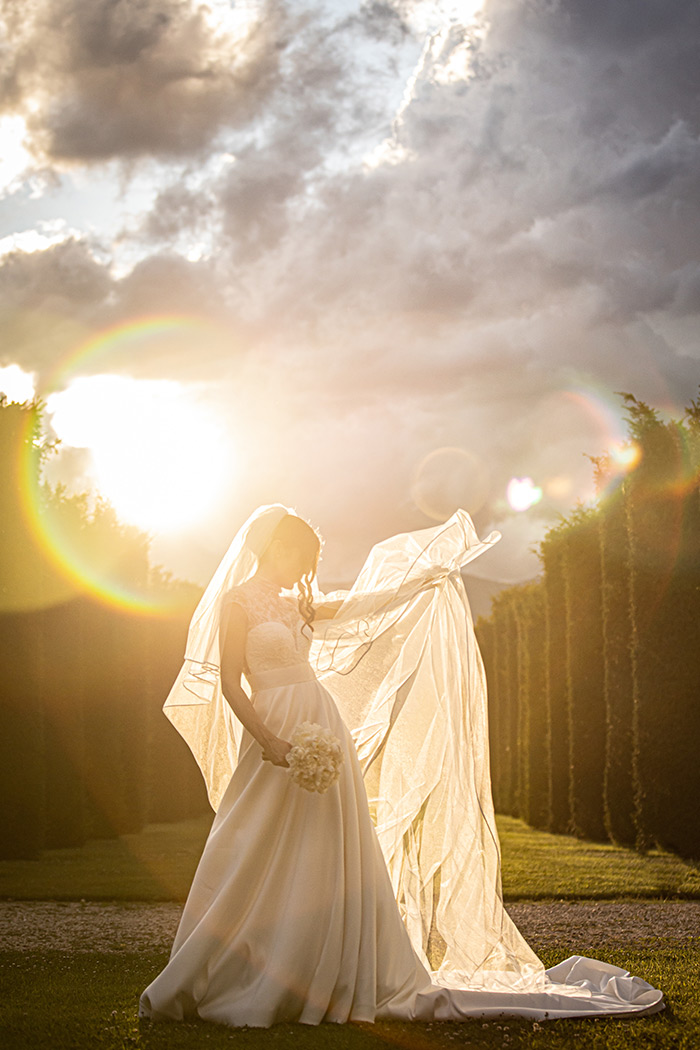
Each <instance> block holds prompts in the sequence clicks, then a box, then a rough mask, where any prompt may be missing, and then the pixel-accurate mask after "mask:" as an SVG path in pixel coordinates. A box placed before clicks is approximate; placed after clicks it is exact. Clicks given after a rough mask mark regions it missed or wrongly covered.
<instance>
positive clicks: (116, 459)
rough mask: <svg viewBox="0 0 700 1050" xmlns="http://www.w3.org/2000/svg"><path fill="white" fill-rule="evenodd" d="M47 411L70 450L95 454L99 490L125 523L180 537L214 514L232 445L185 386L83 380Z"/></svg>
mask: <svg viewBox="0 0 700 1050" xmlns="http://www.w3.org/2000/svg"><path fill="white" fill-rule="evenodd" d="M47 410H48V412H49V414H50V415H51V417H52V425H53V428H54V430H55V432H56V434H57V436H58V437H59V438H60V440H61V442H62V443H63V444H64V445H67V446H71V447H73V448H85V449H88V450H89V452H90V454H91V459H92V466H93V473H94V477H95V482H96V486H97V488H98V489H99V491H100V493H101V494H102V495H103V496H104V497H105V498H106V499H108V500H109V502H110V503H111V504H112V506H113V507H114V509H115V511H116V512H117V514H118V515H119V517H120V518H121V519H122V520H123V521H126V522H129V523H131V524H133V525H137V526H138V527H139V528H142V529H144V530H146V531H148V532H158V533H166V532H177V531H179V530H182V529H184V528H186V527H188V526H190V525H192V524H194V523H195V522H197V521H199V520H201V519H203V518H205V517H206V516H207V514H209V513H210V512H211V511H212V510H213V508H214V506H215V504H216V502H217V500H218V498H219V497H220V495H221V493H222V490H223V485H224V478H225V476H227V475H228V474H229V473H230V464H229V462H228V459H229V455H228V446H227V444H226V442H225V440H224V436H223V433H222V428H221V427H220V426H219V425H218V424H217V423H216V421H215V420H213V419H212V417H211V413H207V412H206V411H205V409H204V407H203V406H202V404H201V403H200V402H199V401H198V400H197V398H196V396H195V395H194V394H193V392H192V391H189V390H187V389H186V388H185V387H184V386H182V385H181V384H180V383H175V382H170V381H165V380H159V381H156V380H135V379H130V378H127V377H124V376H114V375H102V376H92V377H85V378H81V379H75V380H74V381H73V382H71V384H70V385H69V387H68V388H67V389H66V390H64V391H61V392H60V393H55V394H52V395H51V396H50V397H49V399H48V402H47Z"/></svg>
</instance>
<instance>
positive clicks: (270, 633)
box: [228, 577, 311, 674]
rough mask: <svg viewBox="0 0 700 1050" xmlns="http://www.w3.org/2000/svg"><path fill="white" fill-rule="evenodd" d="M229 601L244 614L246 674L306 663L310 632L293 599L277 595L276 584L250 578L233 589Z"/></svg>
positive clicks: (257, 578) (309, 646)
mask: <svg viewBox="0 0 700 1050" xmlns="http://www.w3.org/2000/svg"><path fill="white" fill-rule="evenodd" d="M228 601H229V602H231V603H235V604H236V605H240V607H241V608H242V609H243V611H244V612H245V614H246V619H247V623H248V633H247V635H246V646H245V658H246V659H245V662H246V667H245V670H246V671H247V672H251V673H253V674H255V673H257V672H258V671H270V670H272V669H273V668H277V667H293V666H294V665H295V664H300V663H304V662H306V661H307V660H308V658H309V649H310V648H311V630H310V628H308V627H307V626H306V625H305V623H304V619H303V617H302V615H301V613H300V612H299V609H298V606H297V602H296V600H295V599H294V598H292V597H290V596H288V595H283V594H280V593H279V591H278V589H277V587H276V586H275V584H273V583H269V582H268V581H267V580H264V579H261V578H259V577H253V578H252V579H250V580H247V581H246V582H245V583H242V584H241V585H240V586H239V587H234V588H233V590H232V591H231V592H230V594H229V596H228Z"/></svg>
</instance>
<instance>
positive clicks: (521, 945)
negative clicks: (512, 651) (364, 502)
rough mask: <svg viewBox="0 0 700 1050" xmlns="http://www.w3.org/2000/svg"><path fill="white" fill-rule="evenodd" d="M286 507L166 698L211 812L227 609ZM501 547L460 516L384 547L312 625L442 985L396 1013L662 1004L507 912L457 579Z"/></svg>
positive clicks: (474, 656) (420, 947) (470, 634)
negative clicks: (556, 955)
mask: <svg viewBox="0 0 700 1050" xmlns="http://www.w3.org/2000/svg"><path fill="white" fill-rule="evenodd" d="M287 513H294V512H293V511H290V510H289V509H288V508H286V507H284V506H282V505H281V504H273V505H270V506H266V507H261V508H259V509H258V510H257V511H256V512H255V513H254V514H253V515H251V517H250V518H249V519H248V521H247V522H246V523H245V525H244V526H243V527H242V528H241V530H240V531H239V533H238V534H237V536H236V538H235V539H234V541H233V543H232V544H231V547H230V548H229V551H228V552H227V554H226V556H225V557H224V559H223V561H222V563H221V565H220V566H219V569H218V570H217V572H216V573H215V575H214V577H213V579H212V581H211V583H210V584H209V586H208V587H207V590H206V591H205V593H204V595H203V597H202V600H201V601H200V603H199V606H198V607H197V610H196V612H195V614H194V617H193V620H192V624H191V626H190V631H189V635H188V640H187V648H186V655H185V662H184V665H183V668H182V670H181V672H180V674H179V676H178V678H177V680H176V682H175V685H174V686H173V689H172V690H171V692H170V695H169V696H168V699H167V700H166V703H165V713H166V714H167V716H168V717H169V718H170V720H171V721H172V723H173V724H174V725H175V727H176V728H177V729H178V731H179V732H180V733H181V734H182V736H183V737H184V738H185V740H186V741H187V743H188V744H189V746H190V748H191V750H192V752H193V754H194V756H195V758H196V760H197V762H198V764H199V766H200V768H201V770H202V773H203V775H204V779H205V781H206V784H207V789H208V792H209V798H210V801H211V804H212V806H213V808H214V809H215V810H217V809H218V808H219V804H220V802H221V800H222V798H223V796H224V793H225V792H226V788H227V785H228V784H229V782H230V781H231V780H232V774H233V771H234V770H235V768H236V764H237V761H238V757H239V747H240V746H241V728H240V726H239V724H238V722H237V720H236V719H235V718H234V716H233V714H232V712H231V710H230V708H229V706H228V704H227V703H226V701H225V699H224V697H223V694H222V692H221V681H220V652H219V650H220V633H221V632H223V630H224V629H225V621H226V607H227V600H228V597H229V592H230V591H231V590H232V588H234V587H237V586H239V585H240V584H242V583H244V582H245V581H246V580H248V579H249V578H250V577H251V576H252V575H253V574H254V572H255V569H256V568H257V564H258V559H259V557H260V556H261V554H262V553H263V551H264V549H265V547H266V546H267V544H268V543H269V540H270V537H271V535H272V533H273V531H274V528H275V527H276V525H277V524H278V522H279V521H280V520H281V518H282V517H283V516H284V515H285V514H287ZM499 539H500V535H499V534H498V533H497V532H493V533H491V534H490V535H489V536H488V537H487V538H486V539H485V540H480V539H479V537H478V535H477V533H476V530H475V528H474V525H473V523H472V521H471V518H470V517H469V515H468V514H467V512H466V511H464V510H459V511H457V512H456V513H455V514H454V515H453V516H452V517H451V518H450V519H449V520H448V521H447V522H445V523H444V524H442V525H439V526H435V527H433V528H429V529H423V530H420V531H416V532H409V533H404V534H402V535H398V536H393V537H391V538H389V539H387V540H385V541H384V542H383V543H380V544H377V545H376V546H375V547H373V548H372V550H371V552H370V554H369V556H368V558H367V560H366V562H365V564H364V566H363V568H362V570H361V571H360V574H359V575H358V577H357V579H356V581H355V583H354V584H353V586H352V588H351V589H350V590H349V591H347V592H334V593H333V594H332V595H326V596H325V598H326V600H331V599H333V600H336V601H337V600H341V601H342V604H341V606H340V609H339V611H338V613H337V614H336V616H335V617H334V618H333V619H332V620H321V621H316V623H315V624H314V641H313V643H312V646H311V651H310V654H309V660H310V663H311V665H312V668H313V671H314V672H315V677H316V679H317V680H318V681H319V682H320V684H321V686H323V687H324V688H325V690H327V692H328V694H330V697H332V702H333V703H334V705H335V707H337V709H338V711H339V713H340V716H341V717H342V723H344V724H345V726H347V727H348V729H349V730H350V732H351V734H352V740H353V742H354V745H355V749H356V751H357V756H358V758H359V762H360V765H361V770H362V776H363V778H364V784H365V787H366V790H367V795H368V798H369V802H370V811H371V813H372V819H373V821H374V824H375V827H376V834H377V838H378V841H379V844H380V846H381V854H383V857H384V861H385V863H386V868H387V870H388V872H389V876H390V879H391V885H392V888H393V894H394V898H395V900H396V902H397V904H398V908H399V911H400V913H401V917H402V919H403V923H404V925H405V928H406V930H407V931H408V936H409V938H410V943H411V946H412V949H413V952H414V953H415V956H416V957H417V959H416V964H417V965H418V966H419V963H422V964H423V966H424V967H425V968H426V970H428V971H429V973H430V974H431V978H432V981H433V986H432V991H431V992H429V993H428V998H427V999H426V998H425V996H424V995H423V993H421V994H417V995H416V996H415V997H414V999H415V1001H414V1002H413V1005H412V1006H410V1008H408V1007H406V1008H404V1007H401V1010H402V1011H404V1012H403V1013H401V1014H400V1016H406V1017H408V1016H410V1017H415V1018H419V1017H421V1016H425V1017H434V1018H435V1019H438V1018H440V1017H444V1018H445V1019H460V1018H461V1017H468V1016H474V1015H477V1016H486V1015H488V1014H489V1013H493V1012H494V1011H495V1012H500V1010H504V1011H505V1012H511V1013H515V1014H520V1015H521V1016H546V1015H547V1014H549V1015H551V1016H557V1015H559V1016H577V1015H580V1014H596V1013H608V1012H610V1013H625V1012H637V1013H639V1012H643V1011H646V1012H649V1011H650V1010H654V1009H660V1008H662V1006H663V1002H662V996H661V993H660V992H657V991H656V990H654V989H652V988H651V987H650V986H649V985H647V984H646V983H645V982H644V981H640V980H639V979H638V978H634V977H630V976H629V975H627V974H625V973H624V971H622V970H619V969H618V968H616V967H609V966H605V964H602V963H597V962H596V961H595V960H586V959H581V958H580V957H578V956H575V957H573V958H572V959H570V960H566V961H565V962H564V963H562V964H560V965H559V967H555V968H554V969H552V970H549V971H546V972H545V970H544V968H543V965H542V963H541V962H540V960H539V959H538V958H537V956H536V955H535V954H534V953H533V951H532V950H531V948H530V947H529V946H528V945H527V943H526V942H525V940H524V939H523V938H522V936H521V935H520V933H519V931H518V930H517V928H516V927H515V925H514V923H513V922H512V921H511V919H510V918H509V916H508V914H507V912H506V910H505V908H504V906H503V899H502V894H501V861H500V848H499V842H498V835H497V832H496V827H495V821H494V811H493V804H492V800H491V786H490V770H489V750H488V712H487V695H486V682H485V675H484V669H483V664H482V661H481V657H480V654H479V649H478V646H477V643H476V637H475V634H474V628H473V624H472V618H471V613H470V609H469V603H468V600H467V595H466V592H465V589H464V584H463V581H462V577H461V573H460V570H461V569H462V568H463V567H464V566H465V565H466V564H468V563H469V562H470V561H472V560H473V559H474V558H476V557H478V556H479V555H480V554H481V553H483V552H484V551H485V550H487V549H488V548H490V547H491V546H492V545H493V544H494V543H496V542H497V541H498V540H499ZM316 599H317V601H321V600H323V596H322V595H320V593H318V592H317V593H316ZM307 669H308V668H307ZM309 673H311V671H310V672H309ZM300 688H301V687H300ZM304 688H306V687H304ZM261 695H262V696H263V697H266V696H267V697H270V698H271V697H272V694H271V693H267V694H265V693H263V694H261ZM280 695H281V694H280ZM290 695H291V694H290ZM314 695H315V694H314ZM330 697H329V702H330ZM323 703H325V701H323ZM334 709H335V708H334ZM342 723H340V725H341V726H342ZM242 761H243V759H242ZM245 761H246V762H249V761H250V747H248V751H247V752H246V753H245ZM353 761H355V759H354V757H353ZM256 775H257V774H256ZM359 776H360V774H359V772H358V778H359ZM362 796H363V798H364V792H362ZM358 797H359V796H358ZM227 799H230V795H229V796H227ZM361 804H362V805H365V807H366V803H364V802H362V803H361ZM226 805H228V801H227V803H225V806H224V807H222V811H223V809H224V808H225V807H226ZM365 813H366V808H365ZM215 824H216V821H215ZM205 853H206V850H205ZM341 892H342V891H341ZM387 893H389V889H388V886H387ZM226 907H228V905H227V906H226ZM392 907H393V905H392ZM283 918H284V917H283V916H282V915H280V922H282V921H283ZM397 921H398V920H397ZM400 925H401V924H400V923H399V926H400ZM179 936H180V935H179ZM404 936H405V935H404ZM174 950H175V949H174ZM419 969H420V971H421V972H424V971H423V969H422V966H419ZM442 989H444V990H445V992H444V995H445V996H447V998H446V999H445V1001H444V1003H442V1000H440V998H439V996H440V995H441V994H443V993H442V991H441V990H442ZM452 990H454V991H452ZM551 993H555V994H554V995H552V994H551ZM422 996H423V998H421V997H422ZM436 996H437V998H436ZM480 997H481V998H480ZM572 997H573V998H572ZM421 1002H423V1006H421V1005H420V1004H421ZM441 1003H442V1005H441ZM485 1003H486V1005H484V1004H485ZM405 1010H408V1011H409V1012H408V1013H406V1012H405ZM421 1010H423V1011H424V1013H421ZM387 1016H391V1014H388V1015H387Z"/></svg>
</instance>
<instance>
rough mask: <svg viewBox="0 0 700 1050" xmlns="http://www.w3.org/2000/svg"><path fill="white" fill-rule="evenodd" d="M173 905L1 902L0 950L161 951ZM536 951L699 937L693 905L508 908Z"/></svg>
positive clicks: (172, 922)
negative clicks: (550, 946)
mask: <svg viewBox="0 0 700 1050" xmlns="http://www.w3.org/2000/svg"><path fill="white" fill-rule="evenodd" d="M181 910H182V908H181V906H180V905H179V904H102V903H97V902H92V901H89V902H72V901H69V902H53V901H0V947H2V948H5V949H13V950H15V951H17V950H19V951H32V950H33V949H37V948H40V949H43V950H47V949H51V950H56V951H64V952H93V951H99V952H114V953H116V954H119V953H121V952H139V951H151V950H154V949H155V950H158V951H167V950H168V949H169V948H170V945H171V943H172V940H173V936H174V934H175V929H176V927H177V923H178V919H179V917H180V912H181ZM508 911H509V913H510V915H511V916H512V918H513V920H514V921H515V923H516V924H517V926H518V927H519V929H520V930H521V931H522V933H523V935H524V937H525V938H526V940H528V941H529V942H530V943H531V944H532V945H533V947H534V948H535V949H538V948H544V947H547V946H549V945H556V946H560V947H561V948H562V949H565V950H569V951H571V952H576V953H577V954H579V955H585V954H586V953H587V952H588V951H589V950H590V949H592V948H595V947H597V946H599V945H601V944H606V945H609V944H611V943H613V944H638V943H640V942H643V941H647V942H648V941H653V940H655V939H656V938H659V937H663V938H671V939H672V940H677V941H686V942H687V941H688V940H689V939H690V938H698V937H700V901H635V900H628V901H574V902H568V901H546V902H536V903H527V902H521V903H517V904H510V905H508Z"/></svg>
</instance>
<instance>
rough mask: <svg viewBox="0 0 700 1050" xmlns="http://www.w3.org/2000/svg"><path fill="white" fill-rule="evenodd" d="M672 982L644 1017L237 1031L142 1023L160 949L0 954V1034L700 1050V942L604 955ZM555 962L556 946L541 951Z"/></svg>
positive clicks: (145, 1049)
mask: <svg viewBox="0 0 700 1050" xmlns="http://www.w3.org/2000/svg"><path fill="white" fill-rule="evenodd" d="M598 954H599V956H600V957H601V958H604V959H605V960H606V961H608V962H611V963H616V964H617V965H620V966H624V967H625V968H628V969H630V970H632V972H634V973H639V974H643V975H644V976H645V978H646V979H647V980H649V981H650V982H652V983H653V984H655V985H656V986H657V987H661V988H663V989H664V991H665V994H666V999H667V1003H668V1006H667V1009H666V1010H665V1011H664V1012H663V1013H660V1014H656V1015H654V1016H651V1017H645V1018H638V1019H636V1020H635V1019H630V1018H626V1019H619V1020H614V1019H611V1018H604V1019H597V1020H595V1019H587V1020H580V1019H578V1020H561V1021H546V1022H545V1021H543V1022H539V1023H535V1022H532V1021H524V1020H506V1021H502V1020H492V1021H481V1020H478V1019H475V1020H473V1021H468V1022H465V1023H461V1024H453V1023H433V1024H401V1023H397V1022H392V1023H388V1022H382V1023H379V1024H376V1025H367V1024H362V1025H359V1024H358V1025H355V1024H350V1025H339V1026H336V1025H321V1026H319V1027H307V1026H304V1025H278V1026H275V1027H274V1028H271V1029H229V1028H225V1027H220V1026H218V1025H211V1024H206V1023H203V1022H198V1023H193V1024H172V1025H171V1024H165V1025H164V1024H158V1025H151V1024H150V1023H148V1022H141V1023H139V1022H138V1020H137V1018H136V1004H137V1001H138V996H139V993H140V992H141V990H142V989H143V988H144V987H145V986H146V984H148V983H149V981H150V980H151V979H152V977H153V976H154V975H155V974H156V973H157V972H158V971H159V970H160V969H162V967H163V965H164V964H165V962H166V958H167V956H166V955H165V954H162V953H152V954H151V953H139V954H131V955H129V954H124V955H121V954H120V955H90V954H75V955H64V954H61V953H46V954H39V953H31V954H26V953H22V954H19V953H8V952H0V969H2V972H3V975H4V976H3V985H4V989H3V990H4V994H3V995H2V997H0V1038H1V1039H2V1046H3V1048H4V1050H38V1048H43V1047H50V1048H51V1050H72V1048H85V1050H88V1048H90V1050H91V1048H109V1050H112V1048H113V1050H126V1048H127V1047H132V1048H142V1050H179V1048H183V1050H185V1048H191V1050H198V1048H200V1047H201V1048H206V1050H218V1048H224V1047H241V1048H246V1050H258V1048H259V1050H268V1048H273V1050H274V1048H279V1050H322V1048H323V1050H326V1048H327V1050H346V1048H347V1050H379V1048H382V1047H396V1048H405V1050H447V1048H450V1047H479V1048H481V1047H483V1048H504V1047H507V1048H509V1050H511V1048H512V1050H520V1048H537V1050H565V1048H567V1050H568V1048H569V1047H579V1048H581V1050H583V1048H585V1050H672V1048H673V1050H697V1047H698V1045H699V1041H698V1040H699V1036H698V1033H700V1001H699V999H698V995H697V987H698V981H699V980H700V941H699V940H697V939H696V940H695V941H694V942H692V943H691V944H690V945H683V946H680V947H679V945H678V944H668V943H665V942H663V941H661V942H659V943H658V944H656V945H654V946H648V945H647V946H644V945H637V946H635V947H633V948H630V949H619V948H618V949H616V950H614V951H613V950H611V951H608V952H600V953H598ZM542 957H543V959H544V961H545V963H546V964H547V965H551V964H552V963H553V962H555V961H557V959H558V958H559V957H560V954H558V953H557V952H556V950H554V949H548V950H547V951H546V952H543V953H542Z"/></svg>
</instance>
